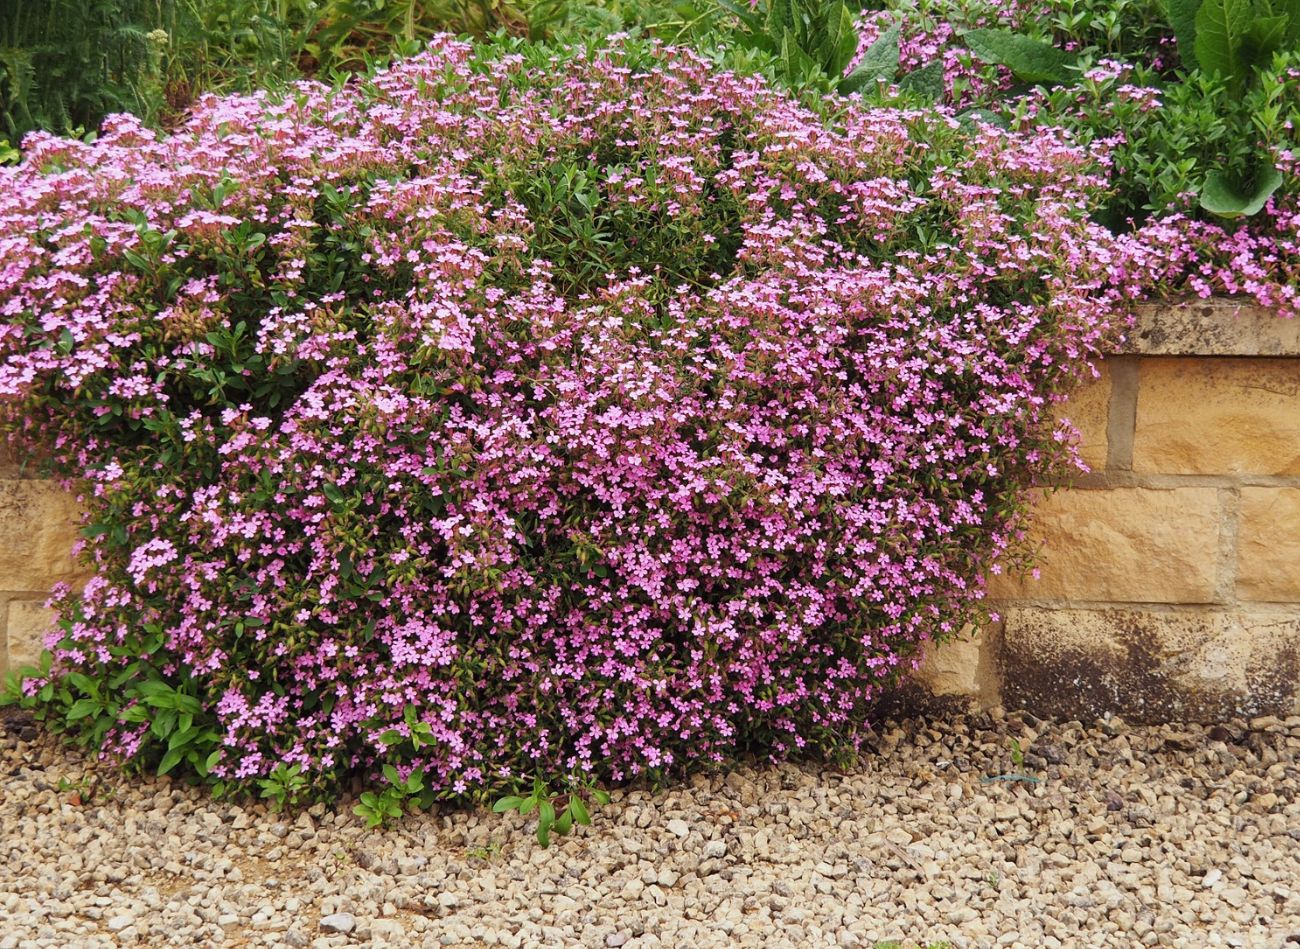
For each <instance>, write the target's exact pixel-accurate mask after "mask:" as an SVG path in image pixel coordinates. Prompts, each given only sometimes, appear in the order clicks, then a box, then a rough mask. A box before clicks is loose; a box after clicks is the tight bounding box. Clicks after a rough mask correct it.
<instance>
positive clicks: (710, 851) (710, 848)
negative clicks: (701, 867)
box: [704, 840, 727, 860]
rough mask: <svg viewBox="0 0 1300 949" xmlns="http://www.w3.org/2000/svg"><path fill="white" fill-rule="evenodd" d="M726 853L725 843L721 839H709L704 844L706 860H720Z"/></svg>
mask: <svg viewBox="0 0 1300 949" xmlns="http://www.w3.org/2000/svg"><path fill="white" fill-rule="evenodd" d="M726 855H727V845H726V843H725V842H723V841H721V840H710V841H709V842H708V843H706V844H705V845H704V857H705V859H706V860H721V859H722V858H723V857H725V856H726Z"/></svg>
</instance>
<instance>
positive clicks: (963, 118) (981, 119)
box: [957, 109, 1010, 129]
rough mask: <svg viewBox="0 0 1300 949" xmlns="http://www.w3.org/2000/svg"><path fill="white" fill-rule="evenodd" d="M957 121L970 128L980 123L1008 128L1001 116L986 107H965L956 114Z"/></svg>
mask: <svg viewBox="0 0 1300 949" xmlns="http://www.w3.org/2000/svg"><path fill="white" fill-rule="evenodd" d="M957 121H958V122H960V123H961V124H962V125H965V126H968V127H970V128H976V127H978V126H979V125H981V124H983V125H993V126H996V127H997V128H1000V129H1006V128H1010V125H1009V124H1008V123H1007V120H1006V119H1005V118H1004V117H1003V116H1000V115H998V114H997V113H996V112H992V111H990V110H988V109H967V110H966V111H965V112H961V113H959V114H958V115H957Z"/></svg>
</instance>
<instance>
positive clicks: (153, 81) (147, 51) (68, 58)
mask: <svg viewBox="0 0 1300 949" xmlns="http://www.w3.org/2000/svg"><path fill="white" fill-rule="evenodd" d="M164 2H166V0H8V2H7V3H3V4H0V136H7V137H8V138H10V139H12V140H14V141H17V140H18V139H19V138H21V136H22V135H23V134H24V133H26V132H28V131H31V130H32V129H36V128H45V129H51V130H55V131H60V132H68V131H73V130H75V129H79V128H90V127H94V126H95V125H97V124H98V123H99V120H100V119H101V118H102V117H103V116H104V115H105V114H106V113H108V112H112V111H124V110H125V111H132V112H139V113H147V112H149V111H150V110H151V108H153V106H154V104H155V102H156V100H157V98H158V95H159V84H158V75H157V68H158V63H159V58H158V55H157V48H156V40H157V38H156V37H154V38H152V39H151V37H150V35H149V34H150V31H151V30H152V29H154V28H155V27H156V26H158V25H159V19H160V10H161V5H162V4H163V3H164Z"/></svg>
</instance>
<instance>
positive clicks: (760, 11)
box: [718, 0, 898, 92]
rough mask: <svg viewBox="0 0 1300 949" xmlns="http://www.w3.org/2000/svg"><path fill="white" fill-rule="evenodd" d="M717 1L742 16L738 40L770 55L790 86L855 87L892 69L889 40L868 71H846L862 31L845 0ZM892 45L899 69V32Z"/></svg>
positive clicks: (849, 88) (778, 75) (854, 14)
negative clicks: (859, 33) (851, 74)
mask: <svg viewBox="0 0 1300 949" xmlns="http://www.w3.org/2000/svg"><path fill="white" fill-rule="evenodd" d="M718 2H719V3H721V4H722V6H723V7H724V8H725V9H727V10H728V11H730V12H731V13H732V14H733V15H734V16H735V18H736V20H737V21H739V24H740V29H739V30H738V32H737V39H738V41H739V42H740V43H741V44H742V45H744V46H745V47H746V48H749V49H752V50H758V51H760V52H763V53H766V54H768V55H769V56H771V57H772V58H773V60H774V61H775V63H776V65H777V77H776V78H778V79H779V80H780V81H781V82H782V83H783V84H784V85H787V86H789V87H791V88H794V89H798V88H800V87H803V86H808V85H818V84H820V85H826V86H828V87H837V88H839V89H840V90H841V91H849V92H851V91H855V89H857V88H860V87H861V85H862V84H864V83H865V82H867V81H869V80H870V79H872V78H875V77H876V76H877V75H881V74H883V75H892V73H893V69H890V68H889V62H888V61H889V47H888V43H887V44H886V46H885V47H883V48H882V49H880V50H878V51H877V53H876V55H875V56H874V57H873V65H868V67H867V72H866V73H863V74H861V75H859V72H858V71H855V73H854V76H853V77H845V76H844V72H845V70H846V69H847V68H848V66H849V63H851V62H852V61H853V58H854V56H855V55H856V54H857V50H858V33H857V28H856V20H857V16H856V12H855V10H853V9H851V8H850V7H849V6H847V5H846V4H845V3H844V2H843V0H760V2H759V3H758V4H757V5H756V6H754V7H750V6H749V5H748V3H746V2H745V0H740V2H735V0H718ZM893 48H894V49H895V54H894V56H893V65H894V67H895V68H896V67H897V63H898V57H897V52H896V50H897V34H894V41H893Z"/></svg>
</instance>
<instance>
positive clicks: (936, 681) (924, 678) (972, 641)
mask: <svg viewBox="0 0 1300 949" xmlns="http://www.w3.org/2000/svg"><path fill="white" fill-rule="evenodd" d="M982 649H983V643H982V641H981V637H979V636H972V635H971V634H969V633H964V634H963V635H962V636H961V638H960V639H954V640H952V641H950V642H946V643H944V644H943V645H942V646H936V645H935V644H934V643H926V646H925V658H924V659H923V660H922V661H921V665H920V667H919V668H918V669H917V670H916V672H915V673H914V674H913V676H912V681H914V682H915V683H917V684H918V685H920V686H922V687H923V688H924V689H925V690H926V691H928V692H929V693H930V694H931V695H967V696H978V695H979V694H980V692H981V689H982V686H983V683H982V681H981V678H980V668H981V666H980V652H981V650H982Z"/></svg>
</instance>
